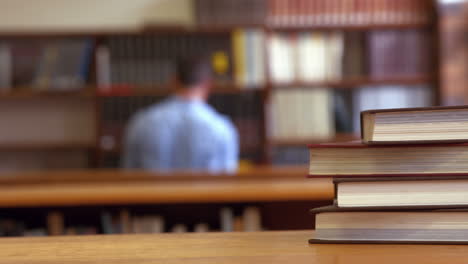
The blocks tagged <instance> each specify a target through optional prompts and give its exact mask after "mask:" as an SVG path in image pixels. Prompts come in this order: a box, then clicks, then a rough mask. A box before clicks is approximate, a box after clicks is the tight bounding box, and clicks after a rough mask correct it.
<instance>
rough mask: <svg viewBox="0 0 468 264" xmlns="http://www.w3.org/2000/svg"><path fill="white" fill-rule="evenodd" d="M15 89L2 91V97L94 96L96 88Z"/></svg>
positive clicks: (0, 96)
mask: <svg viewBox="0 0 468 264" xmlns="http://www.w3.org/2000/svg"><path fill="white" fill-rule="evenodd" d="M12 90H13V91H11V92H7V93H0V99H28V98H57V97H60V98H63V97H69V98H93V97H94V89H93V88H91V87H88V88H84V89H79V90H73V91H41V90H38V89H34V88H14V89H12Z"/></svg>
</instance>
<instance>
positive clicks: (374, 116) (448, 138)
mask: <svg viewBox="0 0 468 264" xmlns="http://www.w3.org/2000/svg"><path fill="white" fill-rule="evenodd" d="M361 137H362V141H363V143H365V144H417V143H455V142H468V106H454V107H429V108H401V109H386V110H369V111H364V112H362V113H361Z"/></svg>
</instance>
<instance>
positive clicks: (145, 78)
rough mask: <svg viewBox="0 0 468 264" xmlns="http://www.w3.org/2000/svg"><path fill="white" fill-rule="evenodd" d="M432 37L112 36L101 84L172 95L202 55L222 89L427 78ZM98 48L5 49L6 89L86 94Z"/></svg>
mask: <svg viewBox="0 0 468 264" xmlns="http://www.w3.org/2000/svg"><path fill="white" fill-rule="evenodd" d="M430 38H431V34H430V32H426V31H424V30H402V31H396V30H385V31H373V32H367V33H362V32H346V33H344V32H296V33H271V34H267V33H266V32H265V31H263V30H255V29H243V30H240V29H239V30H235V31H234V32H233V33H232V34H231V33H229V32H226V34H213V35H211V34H207V35H203V34H202V35H193V34H189V33H186V34H185V33H178V34H167V35H151V34H146V35H126V36H122V35H121V36H109V37H108V38H107V39H106V41H105V42H104V43H103V44H101V45H99V46H98V47H96V52H95V56H96V65H95V67H96V85H97V87H98V89H99V91H100V92H101V93H104V94H106V93H110V94H112V92H115V91H116V90H119V89H121V90H125V89H127V90H129V91H131V90H132V89H138V88H140V89H146V90H148V89H150V90H168V87H170V85H169V83H170V80H171V77H172V76H174V74H175V65H176V62H177V60H178V59H179V58H183V57H190V56H200V55H202V56H206V57H207V58H209V59H210V60H211V65H212V69H213V72H214V73H215V83H216V84H217V85H218V86H227V87H232V86H233V84H235V86H237V87H240V88H247V89H249V88H262V87H264V86H265V84H266V83H267V76H268V75H269V76H270V79H271V82H272V83H273V84H290V83H298V82H299V83H314V82H327V81H328V82H329V81H341V80H348V79H353V78H359V77H361V78H362V77H363V76H369V79H372V78H377V79H378V78H399V77H413V76H421V75H427V74H428V73H430V72H431V65H432V63H431V58H432V56H431V54H432V53H431V50H432V48H431V47H432V45H431V41H430ZM93 46H94V44H93V41H92V40H90V39H87V38H73V39H51V40H43V41H32V42H30V41H25V40H18V41H9V42H8V41H5V42H2V44H1V45H0V87H1V90H2V91H4V92H6V91H9V90H11V89H12V87H33V88H32V89H37V90H74V89H79V88H83V87H84V86H85V84H86V83H90V73H91V63H90V62H91V60H92V57H93V54H94V48H93ZM265 47H267V52H266V51H265ZM267 55H268V56H267Z"/></svg>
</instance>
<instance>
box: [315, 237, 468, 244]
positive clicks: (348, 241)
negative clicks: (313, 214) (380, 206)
mask: <svg viewBox="0 0 468 264" xmlns="http://www.w3.org/2000/svg"><path fill="white" fill-rule="evenodd" d="M309 243H310V244H385V245H467V244H468V241H421V240H411V241H409V240H405V241H395V240H388V241H384V240H323V239H314V238H312V239H309Z"/></svg>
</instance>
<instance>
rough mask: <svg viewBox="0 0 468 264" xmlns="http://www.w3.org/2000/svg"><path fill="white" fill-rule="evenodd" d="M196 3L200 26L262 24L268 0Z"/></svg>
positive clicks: (223, 0) (199, 1) (206, 1)
mask: <svg viewBox="0 0 468 264" xmlns="http://www.w3.org/2000/svg"><path fill="white" fill-rule="evenodd" d="M194 5H195V16H196V21H197V24H198V25H199V26H209V27H213V26H214V27H216V26H218V27H220V26H239V25H248V26H255V25H257V26H260V25H263V24H264V22H265V17H266V5H267V0H195V4H194Z"/></svg>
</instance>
